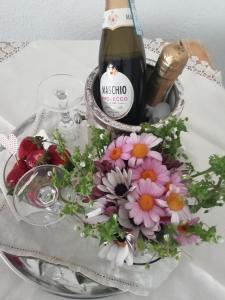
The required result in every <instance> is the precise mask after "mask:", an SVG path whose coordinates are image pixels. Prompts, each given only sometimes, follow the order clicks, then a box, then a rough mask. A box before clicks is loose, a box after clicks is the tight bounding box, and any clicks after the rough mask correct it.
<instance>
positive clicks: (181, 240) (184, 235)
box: [174, 218, 200, 246]
mask: <svg viewBox="0 0 225 300" xmlns="http://www.w3.org/2000/svg"><path fill="white" fill-rule="evenodd" d="M197 223H198V218H196V219H192V220H190V221H189V222H187V223H186V224H184V225H179V226H178V227H177V234H176V235H175V236H174V239H175V240H176V241H177V243H178V244H179V245H181V246H187V245H192V244H198V243H199V242H200V237H199V236H197V235H195V234H191V233H189V232H188V228H189V227H191V225H193V224H197Z"/></svg>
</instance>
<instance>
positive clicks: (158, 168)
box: [132, 158, 170, 186]
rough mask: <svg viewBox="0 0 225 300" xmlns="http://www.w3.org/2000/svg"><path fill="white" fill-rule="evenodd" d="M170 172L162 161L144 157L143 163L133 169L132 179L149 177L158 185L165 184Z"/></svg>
mask: <svg viewBox="0 0 225 300" xmlns="http://www.w3.org/2000/svg"><path fill="white" fill-rule="evenodd" d="M169 175H170V173H169V171H168V170H167V167H166V166H165V165H162V162H161V161H159V160H157V159H154V158H146V159H145V160H144V162H143V164H142V165H141V166H139V167H137V168H136V169H133V174H132V179H133V180H135V181H136V180H139V179H150V180H151V181H152V182H155V183H157V184H159V185H163V186H164V185H165V184H166V183H167V182H169V180H170V176H169Z"/></svg>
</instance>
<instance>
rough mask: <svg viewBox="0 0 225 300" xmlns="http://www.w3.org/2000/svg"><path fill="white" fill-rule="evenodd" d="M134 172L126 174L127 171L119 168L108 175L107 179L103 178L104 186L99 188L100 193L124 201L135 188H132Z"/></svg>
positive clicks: (129, 171)
mask: <svg viewBox="0 0 225 300" xmlns="http://www.w3.org/2000/svg"><path fill="white" fill-rule="evenodd" d="M131 179H132V170H131V169H129V170H128V172H126V170H125V169H123V171H121V170H120V169H119V168H118V167H116V169H115V170H112V171H111V172H109V173H107V175H106V177H103V178H102V184H99V185H98V186H97V187H98V189H99V190H100V191H102V192H105V193H107V197H108V198H110V199H118V198H119V199H122V198H124V197H126V195H127V194H128V193H129V192H131V191H133V190H134V189H135V187H131Z"/></svg>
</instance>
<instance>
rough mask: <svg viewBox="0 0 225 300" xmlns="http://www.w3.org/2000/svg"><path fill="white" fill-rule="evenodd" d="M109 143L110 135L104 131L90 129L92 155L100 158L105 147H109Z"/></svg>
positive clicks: (94, 128)
mask: <svg viewBox="0 0 225 300" xmlns="http://www.w3.org/2000/svg"><path fill="white" fill-rule="evenodd" d="M110 141H111V135H110V133H109V132H108V131H106V130H104V129H99V128H96V127H91V145H92V153H93V155H95V157H96V156H97V157H98V158H100V157H101V156H102V154H103V153H104V150H105V147H106V146H107V145H109V143H110Z"/></svg>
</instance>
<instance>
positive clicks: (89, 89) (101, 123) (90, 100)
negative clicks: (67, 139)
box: [85, 60, 184, 133]
mask: <svg viewBox="0 0 225 300" xmlns="http://www.w3.org/2000/svg"><path fill="white" fill-rule="evenodd" d="M154 64H155V62H153V61H150V60H147V75H149V74H151V72H152V71H153V69H154ZM100 99H101V98H100V90H99V72H98V68H95V69H94V70H93V71H92V72H91V74H90V75H89V76H88V78H87V81H86V85H85V101H86V107H87V118H88V122H89V124H91V125H94V126H97V127H99V128H105V129H107V130H110V131H111V132H116V133H123V132H139V131H140V130H141V127H140V126H132V125H127V124H123V123H120V122H118V121H115V120H113V119H111V118H110V117H109V116H107V115H106V114H105V113H104V112H103V111H102V109H101V100H100ZM165 101H166V102H167V103H168V104H169V106H170V111H171V112H170V114H169V115H168V116H167V118H168V117H170V116H177V117H178V116H179V115H180V114H181V112H182V110H183V107H184V99H183V87H182V85H181V83H180V81H179V80H176V82H175V84H174V85H173V87H172V88H171V90H170V92H169V93H168V95H167V97H166V99H165ZM152 125H154V126H156V127H160V126H162V121H159V122H158V123H155V124H152Z"/></svg>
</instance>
